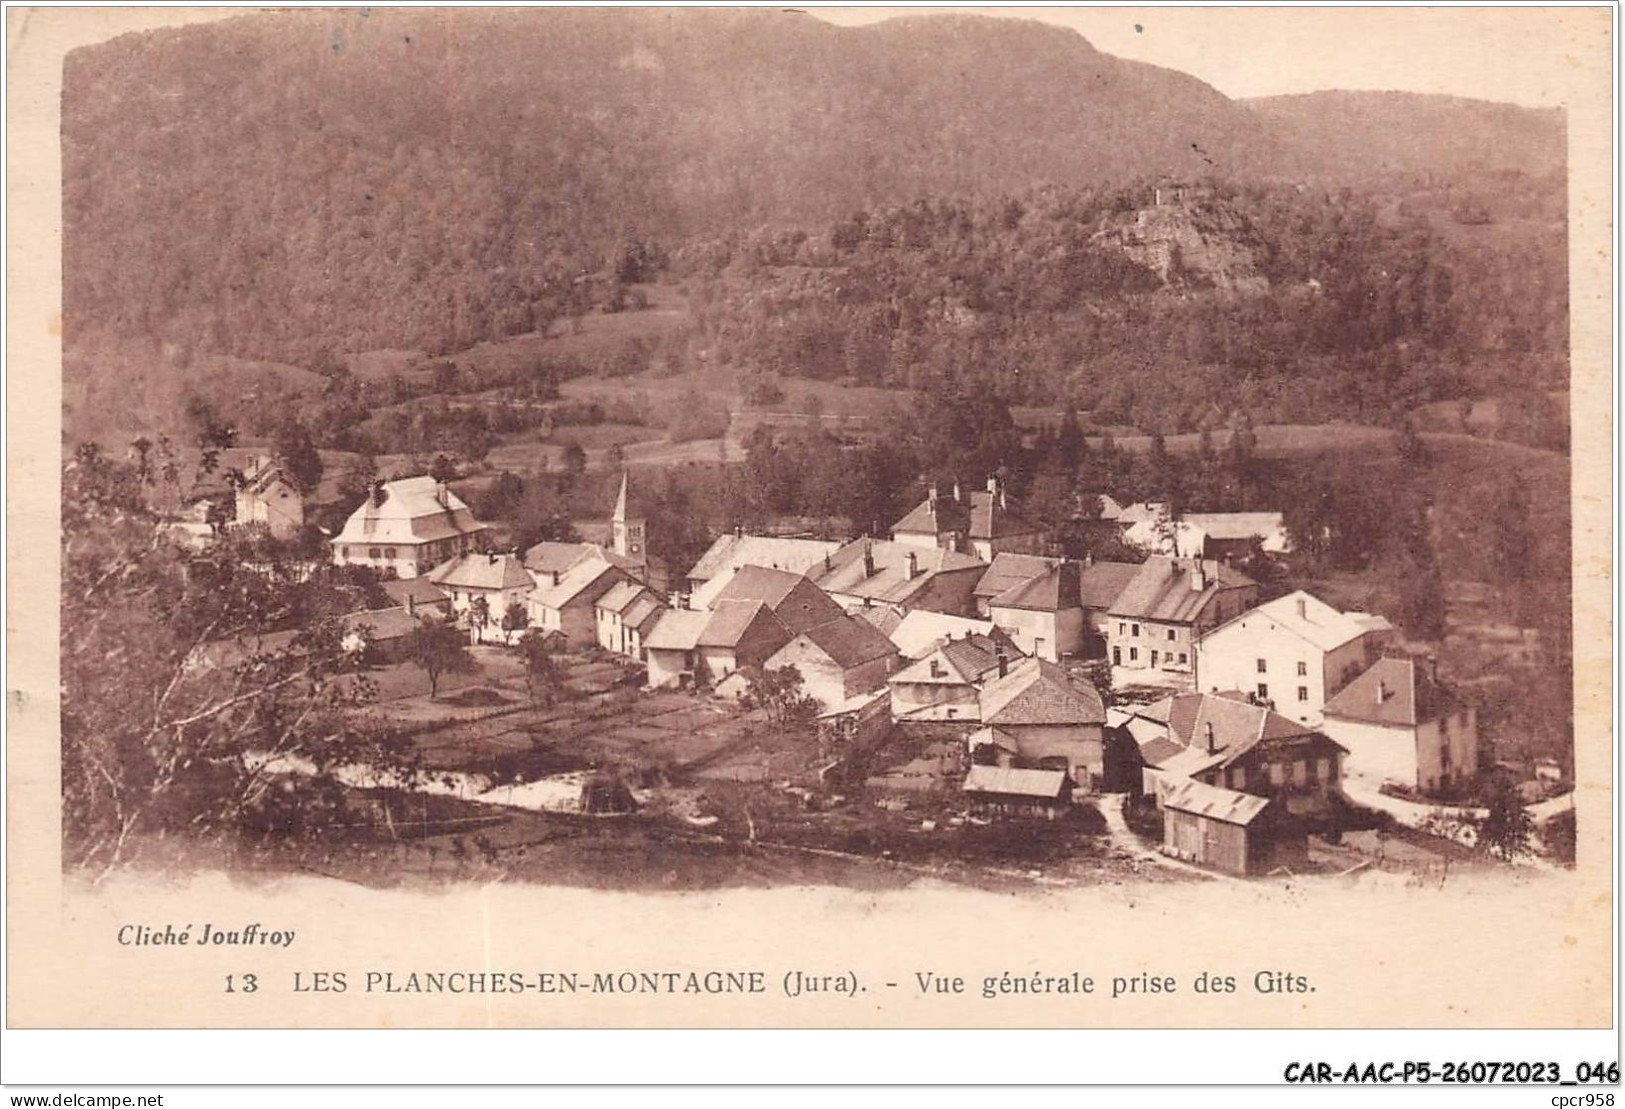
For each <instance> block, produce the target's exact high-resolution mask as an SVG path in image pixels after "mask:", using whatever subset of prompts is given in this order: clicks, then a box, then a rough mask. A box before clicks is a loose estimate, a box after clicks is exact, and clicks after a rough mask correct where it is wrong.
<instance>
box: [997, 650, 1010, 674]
mask: <svg viewBox="0 0 1625 1109" xmlns="http://www.w3.org/2000/svg"><path fill="white" fill-rule="evenodd" d="M993 657H994V658H995V659H997V660H998V663H999V677H1001V678H1002V677H1004V676H1005V675H1006V674H1008V673H1010V656H1009V655H1006V654H1005V653H1004V648H1003V647H1000V648H999V649H998V650H996V651H994V652H993Z"/></svg>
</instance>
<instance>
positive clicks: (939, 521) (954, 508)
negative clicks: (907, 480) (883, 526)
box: [892, 492, 970, 535]
mask: <svg viewBox="0 0 1625 1109" xmlns="http://www.w3.org/2000/svg"><path fill="white" fill-rule="evenodd" d="M969 527H970V512H969V511H968V510H967V509H966V507H965V506H964V505H963V504H961V503H960V502H958V501H956V500H954V499H953V498H952V497H944V496H942V495H940V494H938V493H936V492H932V493H930V494H928V495H927V496H926V498H925V500H923V501H921V502H920V503H919V504H917V505H915V506H914V508H913V509H911V510H910V511H909V513H908V515H907V516H904V517H903V518H902V519H901V520H899V521H897V523H895V524H893V525H892V533H893V534H896V533H897V532H900V531H901V532H907V533H910V534H914V535H943V534H946V533H948V532H955V531H966V530H968V529H969Z"/></svg>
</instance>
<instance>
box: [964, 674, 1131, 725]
mask: <svg viewBox="0 0 1625 1109" xmlns="http://www.w3.org/2000/svg"><path fill="white" fill-rule="evenodd" d="M981 704H982V722H983V723H986V724H998V725H1001V726H1004V727H1009V726H1011V725H1016V724H1104V723H1105V722H1106V707H1105V705H1104V704H1102V703H1101V700H1100V694H1099V693H1098V692H1096V690H1095V687H1094V686H1092V685H1090V684H1089V683H1088V682H1087V681H1084V680H1083V679H1082V678H1075V677H1073V676H1072V675H1070V674H1068V673H1067V672H1066V671H1065V670H1063V669H1062V668H1061V667H1059V666H1057V665H1056V664H1055V663H1053V662H1048V661H1045V660H1044V659H1037V658H1024V659H1022V660H1021V661H1020V662H1018V663H1016V665H1014V666H1012V667H1011V668H1010V670H1009V672H1008V673H1007V674H1005V675H1004V677H1002V678H994V679H992V680H991V681H989V682H988V683H987V685H985V686H984V687H983V688H982V696H981Z"/></svg>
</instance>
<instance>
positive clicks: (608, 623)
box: [593, 581, 666, 659]
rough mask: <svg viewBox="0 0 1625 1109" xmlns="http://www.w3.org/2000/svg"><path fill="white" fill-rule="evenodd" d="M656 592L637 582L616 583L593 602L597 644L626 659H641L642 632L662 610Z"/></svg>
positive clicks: (662, 607)
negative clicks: (624, 656)
mask: <svg viewBox="0 0 1625 1109" xmlns="http://www.w3.org/2000/svg"><path fill="white" fill-rule="evenodd" d="M665 607H666V604H665V601H663V600H662V599H661V597H660V594H658V593H656V592H655V591H654V590H652V589H650V588H649V587H648V586H646V585H644V584H643V583H642V582H637V581H622V582H616V583H615V584H614V585H613V586H611V587H610V589H609V591H608V592H607V593H605V594H604V595H603V596H601V597H599V598H598V600H597V601H595V602H594V603H593V617H594V626H595V630H596V632H597V636H598V645H599V646H600V647H602V648H603V649H604V650H606V651H613V652H614V653H615V654H618V655H626V656H627V657H628V658H635V659H641V658H643V636H644V633H645V632H647V631H649V630H650V629H652V628H653V627H654V621H655V620H656V619H657V618H658V616H659V614H660V613H661V612H662V611H663V610H664V609H665Z"/></svg>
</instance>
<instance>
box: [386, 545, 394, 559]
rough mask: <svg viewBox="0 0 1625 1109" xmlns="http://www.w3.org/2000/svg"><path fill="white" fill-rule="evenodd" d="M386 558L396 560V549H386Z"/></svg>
mask: <svg viewBox="0 0 1625 1109" xmlns="http://www.w3.org/2000/svg"><path fill="white" fill-rule="evenodd" d="M384 557H385V558H394V557H395V548H394V547H385V548H384Z"/></svg>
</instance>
